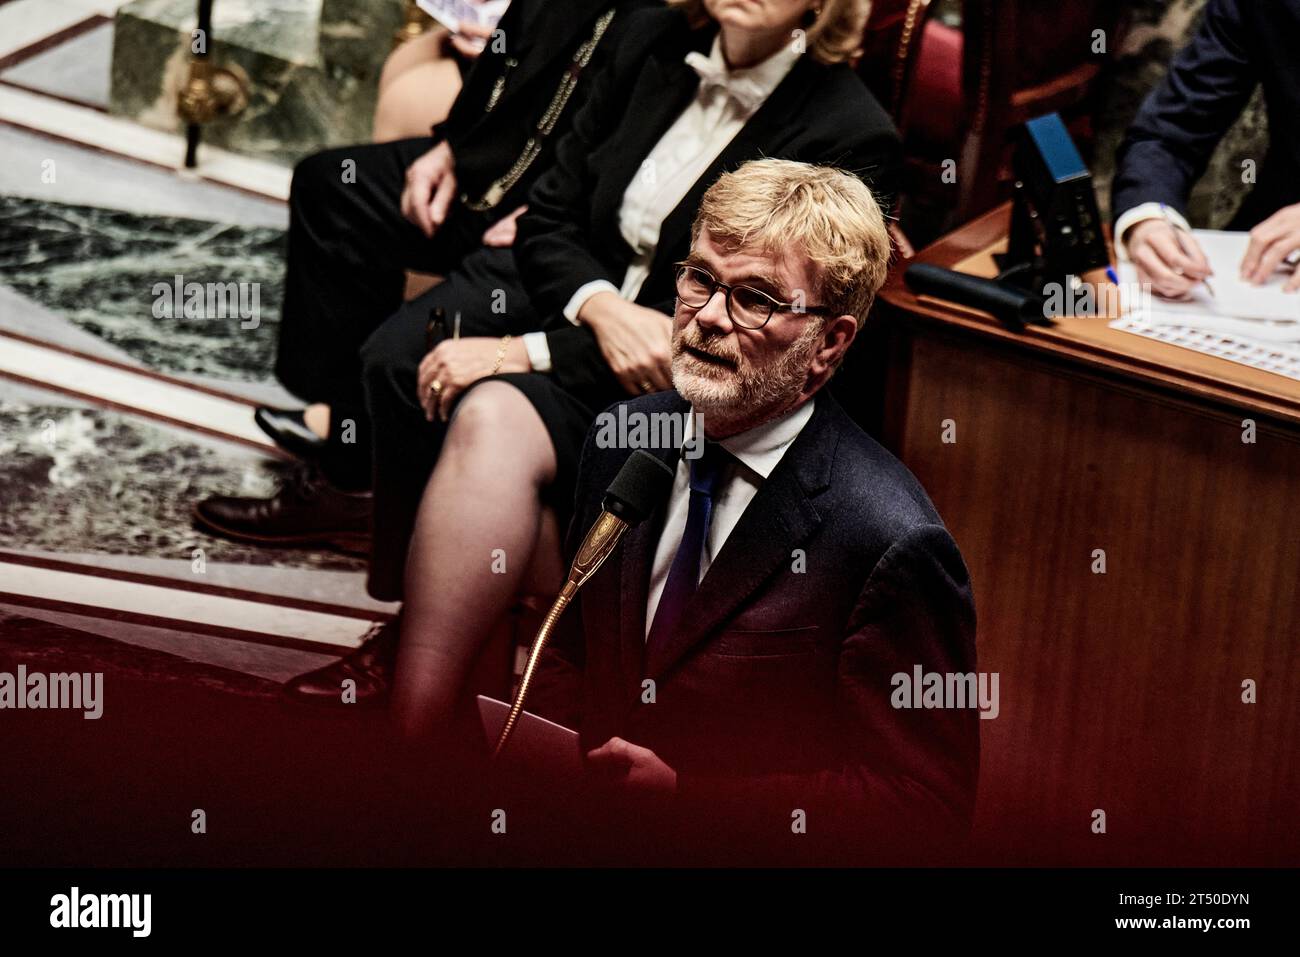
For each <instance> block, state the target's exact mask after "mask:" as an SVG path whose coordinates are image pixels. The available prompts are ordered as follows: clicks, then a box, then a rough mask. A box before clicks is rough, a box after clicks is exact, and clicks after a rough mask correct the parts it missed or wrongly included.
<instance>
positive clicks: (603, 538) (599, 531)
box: [492, 511, 628, 760]
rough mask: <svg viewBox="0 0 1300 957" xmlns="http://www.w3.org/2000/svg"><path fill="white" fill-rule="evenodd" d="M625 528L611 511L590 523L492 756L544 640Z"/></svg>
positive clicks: (506, 733)
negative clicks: (589, 529)
mask: <svg viewBox="0 0 1300 957" xmlns="http://www.w3.org/2000/svg"><path fill="white" fill-rule="evenodd" d="M627 529H628V523H627V522H626V521H624V520H623V519H621V518H619V517H618V516H617V515H614V514H613V513H612V512H607V511H606V512H601V513H600V518H598V519H597V520H596V524H595V525H593V526H592V528H591V531H590V532H588V533H587V537H586V538H585V539H584V540H583V542H582V547H581V548H579V549H578V554H577V557H575V558H574V559H573V567H572V568H570V569H569V578H568V580H567V581H566V582H565V583H564V587H563V588H561V589H560V594H559V595H557V596H556V598H555V601H554V602H553V603H552V604H551V610H550V611H548V612H547V613H546V617H545V618H544V619H543V620H542V624H541V627H540V628H538V629H537V637H535V638H534V639H533V646H532V648H531V649H530V650H529V652H528V663H527V664H526V665H524V674H523V677H522V678H521V679H520V681H519V691H518V693H517V694H516V695H515V701H514V704H512V705H511V706H510V713H509V714H508V715H507V716H506V723H505V724H504V725H503V726H502V728H501V736H500V737H499V738H497V744H496V747H495V748H494V749H493V750H492V758H493V759H494V760H495V759H496V758H498V757H500V756H501V752H502V750H504V748H505V746H506V742H507V741H509V740H510V734H511V732H513V731H514V729H515V723H516V722H517V721H518V720H519V714H520V712H522V711H523V710H524V699H525V698H526V697H527V696H528V688H529V686H530V685H531V684H532V682H533V673H534V672H535V671H536V670H537V662H538V661H539V660H540V659H541V657H542V651H543V650H544V649H545V648H546V643H547V642H548V641H550V639H551V632H552V631H554V630H555V625H556V622H558V621H559V620H560V616H561V615H562V614H564V609H566V608H567V607H569V603H570V602H572V601H573V599H574V597H575V596H576V595H577V594H578V589H579V588H581V587H582V586H583V584H585V583H586V581H587V579H588V578H590V577H591V576H592V575H594V574H595V573H596V569H598V568H600V566H601V564H602V563H603V562H604V561H605V559H606V558H608V557H609V553H610V552H612V551H613V550H614V546H615V545H617V544H618V540H619V539H620V538H622V537H623V533H624V532H626V531H627Z"/></svg>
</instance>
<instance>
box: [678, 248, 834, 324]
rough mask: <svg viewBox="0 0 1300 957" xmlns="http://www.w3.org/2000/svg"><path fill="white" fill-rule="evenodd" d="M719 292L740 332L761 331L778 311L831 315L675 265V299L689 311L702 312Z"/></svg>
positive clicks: (819, 309) (700, 270)
mask: <svg viewBox="0 0 1300 957" xmlns="http://www.w3.org/2000/svg"><path fill="white" fill-rule="evenodd" d="M719 289H721V290H722V292H723V295H725V296H726V300H727V315H728V316H730V317H731V321H732V322H733V323H735V324H736V325H737V326H739V327H740V328H742V329H762V328H763V326H765V325H767V320H769V319H771V318H772V313H774V312H777V311H779V310H786V309H793V310H794V311H795V312H799V313H807V314H809V315H814V316H819V315H826V314H827V313H829V312H830V310H829V309H828V308H826V307H825V306H802V305H798V304H796V303H793V302H781V301H780V300H779V299H773V298H772V297H771V296H769V295H768V294H767V293H765V292H763V291H762V290H761V289H755V288H754V287H753V286H728V285H727V284H726V283H725V282H719V281H718V280H717V278H716V277H715V276H714V275H713V274H712V273H711V272H709V271H708V270H707V269H701V268H700V267H699V266H692V265H690V264H688V263H678V264H677V298H678V299H679V300H681V302H682V303H683V304H684V305H687V306H689V307H690V308H692V309H703V308H704V307H705V306H706V305H707V304H708V302H709V300H710V299H712V298H713V295H714V293H716V292H717V291H718V290H719Z"/></svg>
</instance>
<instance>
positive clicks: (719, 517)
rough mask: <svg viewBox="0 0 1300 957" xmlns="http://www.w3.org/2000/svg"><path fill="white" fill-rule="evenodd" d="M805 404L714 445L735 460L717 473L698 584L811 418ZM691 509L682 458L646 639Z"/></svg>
mask: <svg viewBox="0 0 1300 957" xmlns="http://www.w3.org/2000/svg"><path fill="white" fill-rule="evenodd" d="M815 401H816V400H815V399H809V400H808V401H807V402H805V403H804V404H803V405H801V406H799V408H797V409H795V410H794V411H793V412H787V413H786V414H785V415H783V416H781V417H780V418H777V419H773V420H771V421H770V422H764V423H763V424H762V425H759V426H755V427H754V428H752V429H749V430H748V431H746V432H741V433H739V434H738V435H733V436H731V437H730V438H727V439H723V440H722V441H721V442H720V443H719V444H720V445H721V446H722V447H723V448H724V449H726V450H727V451H728V452H730V453H731V454H732V455H733V456H735V458H736V461H735V462H732V463H729V464H728V465H727V467H726V469H725V471H724V472H723V473H722V477H721V480H720V481H719V482H718V485H717V488H716V489H715V491H714V493H713V512H712V515H711V518H710V520H709V532H708V534H707V535H706V536H705V539H704V553H703V554H702V555H701V556H700V580H701V581H703V580H704V575H705V574H706V573H707V572H708V570H709V566H710V565H711V564H713V558H714V556H715V555H717V554H718V552H719V551H721V550H722V546H723V544H724V543H725V542H726V541H727V537H728V536H729V535H730V534H731V533H732V531H733V530H734V529H735V527H736V524H737V523H738V522H739V521H740V517H741V516H742V515H744V514H745V509H747V508H748V507H749V503H750V502H752V501H753V500H754V496H755V495H757V494H758V490H759V488H760V487H762V485H763V482H764V481H765V480H766V479H767V477H768V476H769V475H771V474H772V470H773V469H774V468H776V466H777V463H778V462H780V461H781V458H782V456H784V455H785V453H786V450H787V449H788V448H790V446H791V445H792V444H793V443H794V440H795V439H797V438H798V437H799V433H800V432H802V431H803V427H804V426H805V425H807V424H808V420H809V419H811V418H812V414H813V404H814V402H815ZM698 419H699V417H698V416H696V415H694V414H692V415H691V416H690V418H689V419H688V420H687V424H686V444H687V446H688V447H689V446H690V445H691V444H692V443H693V442H694V440H695V428H696V423H697V421H698ZM690 504H691V462H690V460H689V459H687V458H686V457H685V456H683V457H682V458H681V459H679V460H678V462H677V474H676V476H675V477H674V479H673V490H672V494H671V495H670V496H669V498H668V511H667V515H666V516H665V518H664V529H663V532H662V533H660V536H659V544H658V545H657V546H656V548H655V557H654V564H653V565H652V566H651V570H650V589H649V592H650V593H649V597H648V600H647V601H646V609H645V634H646V637H647V638H649V637H650V626H651V625H652V624H653V623H654V620H655V611H656V610H658V608H659V599H660V598H661V597H662V596H663V593H664V585H665V584H667V582H668V571H669V569H671V568H672V564H673V558H674V557H675V556H676V555H677V547H678V546H679V545H681V543H682V536H683V535H684V534H686V515H687V511H688V510H689V508H690Z"/></svg>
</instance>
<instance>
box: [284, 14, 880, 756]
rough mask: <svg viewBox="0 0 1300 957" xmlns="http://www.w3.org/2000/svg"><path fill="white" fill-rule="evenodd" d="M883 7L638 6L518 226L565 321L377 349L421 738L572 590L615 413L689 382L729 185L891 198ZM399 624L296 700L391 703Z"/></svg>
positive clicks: (417, 332)
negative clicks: (775, 163)
mask: <svg viewBox="0 0 1300 957" xmlns="http://www.w3.org/2000/svg"><path fill="white" fill-rule="evenodd" d="M867 6H868V3H867V0H825V2H819V0H759V2H753V0H703V2H701V0H687V2H685V3H678V4H674V5H672V6H671V7H670V8H669V9H660V10H649V11H643V12H640V13H638V14H636V16H637V17H638V18H639V21H638V22H637V23H636V24H635V25H629V29H628V30H627V33H626V34H625V37H626V39H625V40H624V42H623V43H622V44H621V45H620V47H619V48H618V50H617V51H616V54H615V56H614V59H613V61H612V62H611V63H610V64H609V65H608V66H607V67H606V68H605V69H604V70H603V71H602V72H601V74H600V75H599V76H598V77H596V78H595V82H594V85H593V87H592V91H591V95H590V98H589V100H588V102H587V103H586V104H585V105H584V108H583V110H582V111H581V112H580V113H579V114H578V115H577V116H576V117H575V118H574V125H573V129H572V131H571V132H570V133H569V134H568V135H567V136H566V137H565V138H564V139H563V140H562V141H561V142H560V143H559V145H558V146H557V150H556V162H555V164H554V166H552V168H551V169H550V170H548V171H547V173H546V174H544V175H543V176H542V177H541V179H539V180H538V183H537V185H536V186H535V187H534V189H533V191H532V193H531V194H530V197H529V211H528V212H527V213H526V214H525V215H524V216H523V217H522V218H521V219H520V220H519V223H518V238H517V240H516V242H515V248H514V252H515V257H514V258H515V265H516V268H517V269H518V272H519V276H520V279H521V282H520V286H521V287H522V288H523V290H525V291H526V296H527V300H528V303H527V305H528V308H529V309H530V310H533V311H535V312H536V313H537V314H539V315H540V316H546V317H551V318H550V319H549V322H548V325H547V331H545V332H540V333H530V334H528V335H525V336H522V337H520V338H511V337H509V336H507V337H503V338H501V339H494V338H493V339H489V338H467V339H460V340H444V341H443V342H441V343H440V344H438V345H437V346H436V347H435V348H434V349H433V350H432V351H430V352H428V354H427V355H424V358H423V359H422V360H420V359H419V356H420V355H421V354H422V353H424V352H425V347H424V343H423V335H424V331H423V327H422V324H416V323H413V322H412V321H411V319H410V318H404V317H403V316H402V315H400V314H399V315H398V316H395V317H394V318H393V319H392V320H390V321H389V322H388V323H386V324H385V325H384V326H383V327H382V328H381V329H380V330H379V331H378V332H377V333H376V334H375V335H374V336H373V337H372V338H371V339H370V341H369V342H368V343H367V345H366V348H365V351H364V356H363V359H364V365H365V369H366V392H367V401H368V404H369V408H370V413H371V420H372V422H373V423H374V430H375V468H376V472H375V478H376V482H375V546H374V552H373V554H372V556H371V574H370V590H371V593H372V594H373V595H375V597H377V598H382V599H389V600H391V599H395V598H398V597H405V600H406V604H405V607H404V611H403V614H402V616H401V619H400V649H401V650H400V661H398V662H397V666H396V675H397V678H396V688H395V689H394V692H395V694H394V707H395V711H396V713H397V716H398V718H399V721H400V723H401V725H402V727H403V728H404V729H405V730H406V731H408V732H410V733H412V734H416V733H420V732H422V731H425V730H429V729H432V728H435V727H437V726H438V725H439V724H440V723H441V722H442V721H444V720H445V719H446V717H447V716H448V715H449V714H450V713H451V710H452V708H453V705H454V703H455V702H456V701H457V698H458V696H459V695H460V694H461V692H462V689H463V685H464V681H465V677H466V675H467V674H468V672H469V669H470V667H471V665H472V663H473V662H474V659H475V657H476V655H477V653H478V651H479V649H480V646H481V643H482V642H483V640H484V638H485V636H486V635H488V634H489V633H490V632H491V630H492V627H493V625H494V624H495V623H496V622H497V621H498V620H499V619H500V618H501V616H502V615H503V614H504V613H505V612H506V611H507V610H508V609H509V608H510V606H511V605H512V603H513V602H514V601H515V598H516V595H517V593H518V592H519V590H520V588H521V585H522V584H523V583H524V581H525V576H526V575H529V573H530V572H531V575H530V577H529V582H530V585H531V586H532V587H533V588H536V589H538V590H546V589H550V588H551V587H552V586H558V584H559V581H560V579H561V577H562V574H563V569H562V568H561V557H560V538H561V533H562V531H563V529H564V526H565V523H566V522H567V519H568V517H569V512H570V510H571V506H572V497H573V489H574V482H575V475H576V471H577V460H578V456H579V452H580V449H581V445H582V442H583V438H584V436H585V435H586V432H587V430H588V428H589V426H590V425H591V424H592V422H593V420H594V419H595V417H596V415H597V414H598V413H599V412H600V410H601V409H603V408H605V407H606V406H608V405H609V404H611V403H612V402H614V401H616V400H618V399H620V398H622V397H625V396H626V395H628V394H639V393H642V392H650V391H655V390H661V389H668V388H670V387H671V381H670V377H669V364H670V356H669V352H670V330H671V319H670V317H669V313H670V312H671V311H672V303H673V299H674V296H675V291H674V290H675V264H676V263H677V262H678V261H680V260H681V259H683V258H684V257H685V256H686V254H687V252H688V251H689V248H690V226H691V222H692V219H693V217H694V212H695V209H696V207H697V206H698V204H699V201H700V198H701V196H702V195H703V193H704V191H705V190H706V189H707V188H708V186H709V185H710V184H711V183H712V182H713V181H714V180H715V179H716V178H717V177H718V176H719V175H720V174H721V173H722V172H724V171H726V170H730V169H734V168H736V167H738V166H740V165H741V164H743V163H744V162H746V161H747V160H751V159H757V158H760V157H764V156H774V157H780V158H785V159H794V160H801V161H804V162H810V163H819V164H825V165H834V166H839V167H840V168H843V169H846V170H850V171H852V172H854V173H856V174H857V175H859V176H860V177H862V178H863V179H864V180H865V181H866V182H867V183H868V184H869V185H871V186H872V187H873V188H874V189H875V190H876V192H877V194H878V195H880V196H881V197H882V201H881V205H882V206H883V208H885V209H889V208H890V206H891V201H890V198H891V197H892V193H893V186H894V178H895V173H896V169H897V165H898V158H899V146H898V137H897V134H896V132H895V131H894V128H893V126H892V124H891V123H890V121H889V118H888V116H887V115H886V113H885V112H884V110H883V109H882V108H881V107H880V105H879V104H878V103H876V101H875V100H874V99H873V98H872V96H871V94H870V93H869V92H868V91H867V90H866V88H865V87H864V86H863V85H862V83H861V81H860V80H859V79H858V78H857V76H856V75H855V74H854V72H853V70H852V69H851V68H850V67H849V66H848V64H847V62H846V60H847V59H848V57H849V56H850V55H851V53H852V51H853V49H854V48H855V46H856V43H857V40H858V38H859V37H860V35H861V30H862V26H863V21H864V19H865V15H866V10H867ZM496 292H497V293H500V294H501V298H502V299H505V300H511V297H512V296H513V295H514V290H496ZM475 305H478V306H480V307H481V304H475ZM503 308H509V309H511V310H514V309H516V308H518V303H516V302H514V301H506V302H504V303H503ZM453 408H454V415H450V413H452V411H453ZM449 416H450V420H451V421H450V425H449V426H447V427H444V426H443V425H441V422H442V421H443V420H445V419H447V418H448V417H449ZM435 461H436V463H437V467H436V469H433V474H432V477H429V471H430V469H432V467H433V464H434V462H435ZM417 508H418V515H416V510H417ZM413 515H415V516H416V517H415V518H414V521H412V516H413ZM412 528H413V533H412V531H411V529H412ZM408 536H409V541H410V547H409V561H406V560H405V559H406V556H407V555H408V548H407V542H408ZM480 559H481V560H480ZM397 630H398V628H397V627H393V628H389V629H386V630H385V631H383V632H381V633H380V634H379V635H377V636H376V637H375V638H374V639H372V640H371V641H370V642H368V643H367V644H366V645H365V646H363V647H362V648H361V649H360V650H359V651H358V652H356V653H354V654H353V655H351V656H349V657H348V658H346V659H343V660H342V661H341V662H339V663H337V664H335V665H331V666H329V667H328V668H325V669H321V670H320V671H317V672H313V673H310V674H308V675H304V676H301V677H300V678H298V679H295V680H294V681H293V682H291V684H290V686H289V688H288V691H289V692H290V694H291V695H292V696H294V697H298V698H309V699H312V700H317V701H321V702H327V701H338V700H339V687H340V682H341V681H343V680H345V679H352V680H353V681H355V682H356V686H355V691H356V693H357V695H358V700H362V699H367V700H371V701H372V702H373V701H375V700H379V699H382V698H383V697H384V696H385V694H386V692H387V690H388V687H389V684H390V683H391V680H392V674H393V671H392V668H393V658H394V655H395V653H396V645H397V642H396V638H397V635H396V632H397Z"/></svg>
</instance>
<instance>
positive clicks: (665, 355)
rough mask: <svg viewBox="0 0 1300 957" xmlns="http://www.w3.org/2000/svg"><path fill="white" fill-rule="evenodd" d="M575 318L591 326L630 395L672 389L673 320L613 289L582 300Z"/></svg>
mask: <svg viewBox="0 0 1300 957" xmlns="http://www.w3.org/2000/svg"><path fill="white" fill-rule="evenodd" d="M578 319H579V321H581V322H582V323H584V324H585V325H588V326H590V327H591V331H592V332H594V333H595V334H596V341H597V342H598V343H599V344H600V352H601V354H602V355H603V356H604V357H605V362H606V363H607V364H608V365H609V368H610V370H611V371H612V372H613V373H614V375H615V376H616V377H617V378H618V381H619V383H620V384H621V385H622V386H623V388H624V389H625V390H626V391H627V392H629V393H631V394H632V395H641V394H642V393H646V392H658V391H661V390H663V389H671V388H672V385H673V378H672V336H673V320H672V318H671V317H669V316H665V315H664V314H663V313H662V312H659V311H658V310H655V309H647V308H646V307H645V306H638V305H637V304H636V303H634V302H628V301H627V300H626V299H622V298H620V297H619V296H616V295H614V293H612V292H598V293H596V295H594V296H592V297H591V298H590V299H588V300H587V301H586V302H584V303H583V304H582V309H580V310H579V311H578Z"/></svg>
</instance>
